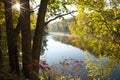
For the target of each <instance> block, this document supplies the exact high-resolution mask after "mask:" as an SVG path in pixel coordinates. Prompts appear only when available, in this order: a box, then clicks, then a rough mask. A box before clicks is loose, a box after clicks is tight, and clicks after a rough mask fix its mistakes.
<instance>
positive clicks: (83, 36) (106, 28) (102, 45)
mask: <svg viewBox="0 0 120 80" xmlns="http://www.w3.org/2000/svg"><path fill="white" fill-rule="evenodd" d="M116 1H117V0H116ZM111 3H113V2H110V3H106V2H105V0H100V1H95V0H93V1H91V2H89V1H88V0H86V1H83V0H79V1H78V11H79V13H78V16H77V24H75V25H74V27H73V25H71V27H70V28H71V32H72V33H73V34H74V35H76V36H78V37H79V39H77V40H74V42H76V43H77V44H79V45H80V47H81V48H83V49H85V50H88V51H89V52H91V53H95V54H96V55H99V54H101V55H102V56H108V55H111V53H113V54H112V55H117V54H118V53H119V49H120V36H118V35H119V34H120V27H119V25H120V24H119V21H120V18H119V16H120V8H119V7H118V6H115V5H111ZM116 4H119V3H116ZM108 5H109V6H108Z"/></svg>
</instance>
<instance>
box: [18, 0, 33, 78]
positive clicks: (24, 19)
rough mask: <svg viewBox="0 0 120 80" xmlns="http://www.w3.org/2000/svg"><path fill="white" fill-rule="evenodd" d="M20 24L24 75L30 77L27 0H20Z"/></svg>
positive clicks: (29, 33) (30, 61) (28, 10)
mask: <svg viewBox="0 0 120 80" xmlns="http://www.w3.org/2000/svg"><path fill="white" fill-rule="evenodd" d="M20 3H21V13H20V22H21V24H20V26H21V30H22V57H23V59H22V60H23V72H24V76H25V77H26V78H28V79H30V80H34V79H32V76H33V75H32V70H33V68H32V54H31V31H30V6H29V0H20Z"/></svg>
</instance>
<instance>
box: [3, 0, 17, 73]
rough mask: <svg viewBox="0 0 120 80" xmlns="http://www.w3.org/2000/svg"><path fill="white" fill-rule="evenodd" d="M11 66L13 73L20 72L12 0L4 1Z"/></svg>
mask: <svg viewBox="0 0 120 80" xmlns="http://www.w3.org/2000/svg"><path fill="white" fill-rule="evenodd" d="M4 5H5V20H6V32H7V46H8V53H9V65H10V69H11V71H12V72H16V73H18V72H19V63H18V53H17V47H16V45H15V39H16V38H15V36H14V29H13V22H12V0H9V1H8V0H4Z"/></svg>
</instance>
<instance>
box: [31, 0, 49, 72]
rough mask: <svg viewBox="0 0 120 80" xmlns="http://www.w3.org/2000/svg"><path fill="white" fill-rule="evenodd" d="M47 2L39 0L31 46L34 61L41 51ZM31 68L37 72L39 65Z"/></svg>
mask: <svg viewBox="0 0 120 80" xmlns="http://www.w3.org/2000/svg"><path fill="white" fill-rule="evenodd" d="M47 2H48V0H41V2H40V7H39V13H38V18H37V24H36V29H35V35H34V39H33V47H32V58H33V61H34V62H35V63H36V61H37V63H38V62H39V57H40V52H41V46H42V38H43V31H44V26H45V14H46V9H47ZM33 69H34V71H36V72H38V71H39V66H36V65H34V67H33Z"/></svg>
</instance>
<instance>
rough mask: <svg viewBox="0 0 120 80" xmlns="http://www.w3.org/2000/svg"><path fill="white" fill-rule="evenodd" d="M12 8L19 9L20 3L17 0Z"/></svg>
mask: <svg viewBox="0 0 120 80" xmlns="http://www.w3.org/2000/svg"><path fill="white" fill-rule="evenodd" d="M13 8H14V9H16V10H18V11H20V3H18V2H17V3H16V4H14V5H13Z"/></svg>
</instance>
